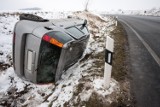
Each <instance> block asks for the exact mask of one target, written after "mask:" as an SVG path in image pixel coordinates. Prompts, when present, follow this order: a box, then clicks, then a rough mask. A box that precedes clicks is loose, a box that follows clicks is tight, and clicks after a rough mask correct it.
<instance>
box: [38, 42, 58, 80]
mask: <svg viewBox="0 0 160 107" xmlns="http://www.w3.org/2000/svg"><path fill="white" fill-rule="evenodd" d="M60 53H61V48H59V47H57V46H55V45H53V44H50V43H48V42H46V41H43V40H42V43H41V47H40V52H39V65H38V71H37V82H38V83H46V82H53V81H54V80H55V74H56V69H57V65H58V62H59V58H60Z"/></svg>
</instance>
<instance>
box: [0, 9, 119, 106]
mask: <svg viewBox="0 0 160 107" xmlns="http://www.w3.org/2000/svg"><path fill="white" fill-rule="evenodd" d="M21 12H23V11H21ZM25 12H26V13H28V12H27V11H25ZM29 13H31V14H36V15H39V16H41V17H43V18H48V19H58V18H66V17H67V16H68V15H70V16H72V17H80V18H85V19H87V20H88V22H89V23H88V25H89V30H90V33H91V37H90V39H89V43H88V46H87V49H86V51H85V53H84V57H83V58H82V59H81V60H80V61H79V62H77V63H76V64H75V65H73V66H72V67H71V68H69V69H68V70H67V71H66V72H65V73H64V74H63V75H62V77H61V80H59V81H58V82H57V83H51V84H46V85H38V84H33V83H30V82H28V81H25V80H23V79H21V78H19V77H17V75H16V74H15V73H14V69H13V66H12V36H13V28H14V25H15V23H16V22H17V21H18V20H19V17H18V15H19V13H18V12H5V13H3V12H0V106H11V107H13V106H17V107H22V106H25V107H26V106H27V107H36V106H39V107H48V106H49V107H51V106H52V107H59V106H75V105H78V106H86V103H85V102H87V101H89V100H91V99H92V98H91V97H93V94H95V93H96V94H97V95H98V96H100V97H101V99H102V100H103V102H106V103H107V104H108V103H111V102H113V101H116V98H117V97H116V95H117V94H118V92H119V85H118V83H117V82H116V81H115V80H114V79H111V82H110V88H109V89H105V88H104V87H103V69H104V61H103V60H102V59H104V56H103V55H104V46H105V42H104V41H105V37H106V36H112V35H110V32H111V31H112V30H113V29H114V25H115V20H114V19H113V18H111V17H107V18H105V19H101V18H100V17H99V16H96V15H93V14H90V13H85V12H83V13H82V12H75V13H71V12H40V11H39V12H36V11H35V12H29ZM104 20H105V21H104ZM113 93H114V96H110V95H111V94H113Z"/></svg>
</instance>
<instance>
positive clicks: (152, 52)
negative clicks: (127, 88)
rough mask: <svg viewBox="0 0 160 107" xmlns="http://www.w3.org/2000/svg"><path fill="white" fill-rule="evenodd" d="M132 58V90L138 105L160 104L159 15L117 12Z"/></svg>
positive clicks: (148, 106)
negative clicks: (125, 14)
mask: <svg viewBox="0 0 160 107" xmlns="http://www.w3.org/2000/svg"><path fill="white" fill-rule="evenodd" d="M118 20H119V21H120V22H121V23H122V25H123V26H124V28H125V30H126V33H127V37H128V42H129V56H130V62H131V78H132V79H131V92H132V93H133V95H134V97H135V100H136V107H160V17H151V16H118Z"/></svg>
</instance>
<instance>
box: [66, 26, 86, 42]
mask: <svg viewBox="0 0 160 107" xmlns="http://www.w3.org/2000/svg"><path fill="white" fill-rule="evenodd" d="M67 31H68V32H70V33H71V34H72V35H73V37H74V38H76V39H79V38H81V37H82V36H84V34H83V33H82V32H81V31H80V30H78V29H77V28H76V27H70V28H67Z"/></svg>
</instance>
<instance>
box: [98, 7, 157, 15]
mask: <svg viewBox="0 0 160 107" xmlns="http://www.w3.org/2000/svg"><path fill="white" fill-rule="evenodd" d="M100 13H101V14H123V15H145V16H160V8H152V9H147V10H121V9H119V10H117V11H115V10H113V11H106V12H100Z"/></svg>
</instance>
